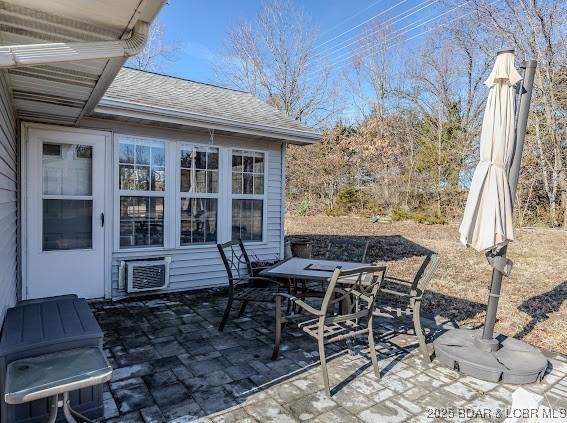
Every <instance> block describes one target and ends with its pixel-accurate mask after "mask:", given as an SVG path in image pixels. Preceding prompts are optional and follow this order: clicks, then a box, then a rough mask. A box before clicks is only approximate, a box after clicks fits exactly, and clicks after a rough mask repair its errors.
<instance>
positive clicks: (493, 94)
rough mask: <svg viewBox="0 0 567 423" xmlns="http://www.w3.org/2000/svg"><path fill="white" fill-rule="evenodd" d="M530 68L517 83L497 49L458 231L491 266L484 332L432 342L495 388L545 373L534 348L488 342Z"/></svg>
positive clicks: (508, 235)
mask: <svg viewBox="0 0 567 423" xmlns="http://www.w3.org/2000/svg"><path fill="white" fill-rule="evenodd" d="M535 68H536V62H535V61H533V60H532V61H529V62H525V63H524V69H525V73H524V77H525V80H524V81H523V82H522V83H521V84H520V81H522V76H521V75H520V74H519V73H518V71H517V70H516V68H515V67H514V50H502V51H500V52H499V53H498V55H497V57H496V62H495V64H494V68H493V69H492V72H491V73H490V75H489V77H488V79H487V80H486V82H485V84H486V85H487V87H488V88H489V94H488V98H487V101H486V109H485V112H484V118H483V121H482V130H481V135H480V161H479V163H478V165H477V167H476V169H475V172H474V175H473V179H472V182H471V186H470V189H469V195H468V198H467V204H466V207H465V212H464V215H463V220H462V223H461V226H460V227H459V233H460V238H461V242H462V243H463V244H464V245H466V246H470V247H472V248H474V249H475V250H477V251H481V252H484V253H486V256H487V258H488V262H489V263H490V265H491V266H492V267H493V271H492V283H491V287H490V295H489V299H488V306H487V313H486V319H485V324H484V328H483V330H482V331H480V330H468V329H454V330H449V331H447V332H445V333H444V334H442V335H441V336H439V337H438V338H437V339H436V340H435V341H434V342H433V344H434V347H435V354H436V356H437V358H438V359H439V360H440V361H441V362H443V363H445V364H447V365H448V366H450V367H453V368H457V369H458V370H460V371H461V372H462V373H465V374H469V375H472V376H475V377H478V378H480V379H485V380H490V381H494V382H496V381H499V380H503V381H505V382H507V383H518V384H521V383H530V382H533V381H535V380H537V379H538V378H541V377H542V376H543V374H544V372H545V369H546V368H547V359H546V358H545V356H544V355H543V354H542V353H541V352H540V351H539V350H537V349H536V348H534V347H531V346H530V345H528V344H526V343H524V342H522V341H519V340H517V339H514V338H507V337H504V336H501V335H497V336H496V337H495V336H494V324H495V322H496V311H497V308H498V300H499V298H500V288H501V284H502V277H503V276H508V275H509V273H510V270H511V267H512V262H511V261H510V260H508V259H507V258H506V250H507V245H508V243H509V241H513V240H514V233H513V226H512V216H513V215H512V211H513V206H514V197H515V193H516V187H517V184H518V176H519V173H520V162H521V158H522V150H523V143H524V137H525V133H526V126H527V119H528V112H529V103H530V98H531V90H532V86H533V78H534V74H535ZM516 86H519V90H518V91H517V90H516ZM518 94H519V95H518ZM517 98H519V107H518V109H519V113H518V116H517V119H516V99H517Z"/></svg>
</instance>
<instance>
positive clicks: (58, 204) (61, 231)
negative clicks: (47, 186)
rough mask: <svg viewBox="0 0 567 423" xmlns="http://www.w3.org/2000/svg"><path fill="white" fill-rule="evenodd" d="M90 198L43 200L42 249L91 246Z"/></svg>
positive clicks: (91, 210) (91, 209)
mask: <svg viewBox="0 0 567 423" xmlns="http://www.w3.org/2000/svg"><path fill="white" fill-rule="evenodd" d="M92 222H93V202H92V200H52V199H44V200H43V251H54V250H75V249H87V248H92Z"/></svg>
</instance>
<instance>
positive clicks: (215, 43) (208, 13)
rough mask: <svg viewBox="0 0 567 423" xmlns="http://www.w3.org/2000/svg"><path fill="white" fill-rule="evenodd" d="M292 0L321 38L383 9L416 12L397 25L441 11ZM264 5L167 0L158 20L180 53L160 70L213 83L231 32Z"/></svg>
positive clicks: (375, 2)
mask: <svg viewBox="0 0 567 423" xmlns="http://www.w3.org/2000/svg"><path fill="white" fill-rule="evenodd" d="M294 1H295V2H296V4H297V5H298V7H300V8H302V9H303V11H304V12H305V13H306V15H307V16H308V17H309V18H310V20H311V21H312V22H313V24H314V25H316V26H318V27H319V33H320V42H321V43H323V42H325V41H328V40H330V39H331V38H334V37H336V36H337V35H339V34H341V33H343V32H344V31H347V30H349V29H350V28H352V27H354V26H356V25H358V24H361V23H363V22H364V21H366V20H368V19H370V18H372V17H373V16H375V15H377V14H380V13H382V14H383V15H382V17H381V19H382V18H393V17H396V16H399V15H400V14H403V13H404V12H405V13H408V12H407V11H408V10H409V11H410V12H411V11H414V12H415V13H414V14H413V15H411V16H408V17H407V18H406V19H405V20H403V21H399V22H398V28H403V27H405V26H406V25H409V24H411V23H412V22H416V21H419V22H424V21H426V20H427V19H429V18H434V17H435V16H436V15H438V14H439V13H440V12H439V10H440V6H439V4H440V3H441V2H440V1H437V0H427V1H424V0H303V1H301V0H294ZM261 6H262V0H232V1H230V0H169V2H168V4H167V5H165V6H164V8H163V10H162V12H161V14H160V18H159V19H160V20H161V22H162V23H163V24H164V27H165V31H166V39H167V40H168V41H169V42H174V43H176V44H177V45H178V53H177V54H176V57H175V60H174V61H171V62H169V61H166V62H164V63H163V64H162V67H161V69H160V71H161V72H163V73H167V74H170V75H176V76H181V77H184V78H188V79H193V80H197V81H203V82H214V73H213V70H212V69H213V63H214V61H215V60H217V58H216V56H217V54H218V53H219V51H220V49H221V47H222V45H223V42H224V39H225V36H226V33H227V31H228V30H229V29H230V28H231V27H232V26H234V25H235V24H236V23H237V22H238V21H239V20H241V19H245V20H249V21H253V20H254V18H255V16H256V14H257V13H258V11H259V9H260V8H261ZM412 8H413V9H412ZM388 9H390V10H388ZM461 13H462V12H461ZM458 14H459V12H458V11H455V12H454V13H451V14H450V15H453V16H457V15H458ZM450 15H447V16H445V17H443V18H447V17H448V16H450ZM443 18H440V19H437V20H432V21H431V22H430V23H428V24H426V25H425V26H422V27H420V28H417V29H415V30H414V31H413V32H409V33H408V34H406V37H407V36H412V35H416V34H419V33H420V32H422V31H423V30H425V29H427V28H430V27H432V26H434V25H436V24H438V23H441V22H442V20H441V19H443ZM408 28H411V26H410V27H408ZM356 34H357V30H354V31H351V32H349V33H347V34H345V35H343V36H342V37H339V38H337V39H335V40H332V41H329V42H328V43H327V44H326V45H325V46H323V47H321V51H323V50H325V52H327V51H329V49H330V50H331V51H332V50H333V47H334V46H335V45H337V44H338V43H340V42H343V41H344V42H345V43H347V42H346V40H347V39H351V38H352V37H355V36H356ZM421 39H422V37H417V38H415V39H414V40H412V41H411V44H412V45H416V43H418V42H419V41H420V40H421ZM342 45H344V44H342ZM347 51H348V50H347V49H345V50H342V51H340V52H337V53H336V56H337V57H338V58H339V59H340V58H342V57H344V54H345V52H347Z"/></svg>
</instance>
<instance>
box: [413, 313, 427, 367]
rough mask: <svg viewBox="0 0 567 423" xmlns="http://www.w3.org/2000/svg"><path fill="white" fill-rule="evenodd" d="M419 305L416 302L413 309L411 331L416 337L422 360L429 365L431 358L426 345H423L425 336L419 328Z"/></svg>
mask: <svg viewBox="0 0 567 423" xmlns="http://www.w3.org/2000/svg"><path fill="white" fill-rule="evenodd" d="M420 309H421V303H420V302H416V304H415V305H414V308H413V330H414V331H415V334H416V336H417V340H418V342H419V349H420V351H421V354H422V355H423V360H424V361H425V362H426V363H431V356H430V355H429V351H428V350H427V344H426V343H425V335H424V334H423V329H422V328H421V317H420Z"/></svg>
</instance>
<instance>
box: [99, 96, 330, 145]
mask: <svg viewBox="0 0 567 423" xmlns="http://www.w3.org/2000/svg"><path fill="white" fill-rule="evenodd" d="M94 113H95V114H96V113H101V114H105V115H114V116H120V117H127V118H134V119H136V118H138V119H144V120H153V121H157V122H164V123H172V124H177V125H185V126H189V127H197V128H207V129H216V130H220V131H229V132H236V133H240V134H245V135H254V136H259V137H265V138H271V139H274V140H278V141H284V142H288V143H291V144H300V145H307V144H315V143H317V142H319V141H320V140H321V134H320V133H317V132H311V131H301V130H298V129H290V128H281V127H275V126H268V125H259V124H253V123H248V122H241V121H235V120H229V119H224V118H220V117H215V116H208V115H203V114H197V113H190V112H184V111H180V110H175V109H168V108H163V107H157V106H148V105H146V104H141V103H136V102H131V101H124V100H116V99H111V98H105V97H103V98H102V99H101V100H100V102H99V103H98V105H97V106H96V107H95V108H94Z"/></svg>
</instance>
